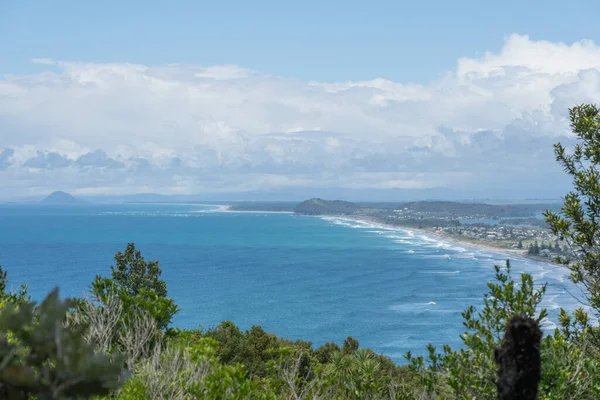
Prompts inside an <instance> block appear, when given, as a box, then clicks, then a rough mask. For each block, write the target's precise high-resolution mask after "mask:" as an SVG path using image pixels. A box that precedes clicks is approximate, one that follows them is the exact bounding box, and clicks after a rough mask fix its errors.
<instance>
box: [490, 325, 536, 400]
mask: <svg viewBox="0 0 600 400" xmlns="http://www.w3.org/2000/svg"><path fill="white" fill-rule="evenodd" d="M541 339H542V332H541V331H540V328H539V326H538V324H537V322H536V321H534V320H532V319H531V318H523V317H513V318H512V319H511V320H510V322H509V323H508V324H507V325H506V331H505V334H504V341H503V343H502V347H500V348H498V349H496V352H495V356H496V364H497V365H498V399H499V400H535V399H537V392H538V384H539V382H540V373H541V372H540V371H541V367H540V342H541Z"/></svg>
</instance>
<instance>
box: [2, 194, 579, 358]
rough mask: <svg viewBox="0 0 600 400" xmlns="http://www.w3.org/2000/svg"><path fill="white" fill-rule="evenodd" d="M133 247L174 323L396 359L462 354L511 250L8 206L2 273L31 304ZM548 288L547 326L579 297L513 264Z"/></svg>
mask: <svg viewBox="0 0 600 400" xmlns="http://www.w3.org/2000/svg"><path fill="white" fill-rule="evenodd" d="M128 242H135V244H136V247H137V248H138V249H140V250H141V251H142V254H143V256H144V257H145V258H146V259H147V260H154V259H157V260H159V261H160V265H161V268H162V270H163V277H164V279H165V280H166V282H167V288H168V291H169V295H170V296H171V297H172V298H173V299H174V300H175V302H176V303H177V304H178V305H179V306H180V308H181V311H180V312H179V313H178V314H177V315H176V317H175V319H174V321H173V322H174V325H175V326H178V327H181V328H199V327H202V328H205V329H206V328H210V327H213V326H215V325H217V324H218V323H220V322H221V321H224V320H231V321H233V322H234V323H236V324H237V325H238V326H240V327H241V328H242V329H248V328H250V327H251V326H252V325H260V326H262V327H263V328H264V329H265V330H266V331H268V332H272V333H275V334H277V335H281V336H284V337H286V338H289V339H303V340H308V341H311V342H313V343H314V345H315V346H319V345H322V344H323V343H325V342H329V341H335V342H337V343H338V344H341V343H342V342H343V340H344V339H345V338H346V337H347V336H352V337H354V338H355V339H357V340H359V342H360V344H361V346H364V347H370V348H372V349H373V350H375V351H376V352H380V353H383V354H385V355H387V356H389V357H391V358H392V359H393V360H395V361H396V362H398V363H403V354H404V353H405V352H407V351H411V352H413V354H425V353H426V351H425V346H426V345H427V344H428V343H432V344H434V345H437V346H441V345H443V344H450V345H453V346H460V344H461V341H460V337H459V335H460V334H461V333H463V332H464V327H463V326H462V317H461V312H462V311H463V310H464V309H465V308H466V307H467V306H469V305H471V304H473V305H475V306H480V305H481V304H482V303H483V301H482V299H483V297H482V296H483V294H484V293H485V291H486V283H487V282H489V281H491V280H493V277H494V270H493V265H494V264H503V263H504V260H505V259H507V258H509V257H510V256H507V255H505V254H502V253H499V252H493V251H490V250H487V249H478V248H475V247H471V246H467V245H459V244H456V243H453V242H449V241H445V240H440V239H438V238H432V237H428V236H427V235H424V234H422V233H418V232H414V231H410V230H400V229H390V228H386V227H383V226H377V225H372V224H367V223H360V222H355V221H350V220H346V219H341V218H319V217H305V216H295V215H292V214H273V213H260V212H257V213H236V212H225V210H224V208H223V207H218V206H204V205H183V204H177V205H162V204H161V205H151V204H128V205H77V206H42V205H1V206H0V265H1V266H2V267H3V268H4V269H5V270H6V271H7V272H8V276H9V285H10V286H11V287H13V288H16V287H18V286H19V285H20V284H22V283H24V284H28V285H29V291H30V293H31V294H32V296H33V297H34V299H36V300H40V299H42V298H43V297H44V296H45V295H46V294H47V293H48V292H49V291H50V290H52V289H53V288H54V287H59V288H60V293H61V296H63V297H64V296H85V295H86V292H87V289H88V288H89V286H90V283H91V282H92V280H93V278H94V276H95V275H97V274H99V275H105V276H108V275H109V274H110V269H109V266H110V265H111V264H112V262H113V256H114V254H115V253H116V252H117V251H122V250H124V249H125V247H126V245H127V243H128ZM511 264H512V266H513V271H514V273H515V276H516V274H517V273H520V272H528V273H531V274H532V275H533V277H534V279H535V282H536V283H538V284H542V283H548V290H547V294H546V297H545V300H544V306H546V307H547V308H549V309H550V310H551V312H552V313H551V315H552V317H551V318H550V320H549V321H547V322H546V323H545V324H544V327H545V329H546V330H550V329H552V328H553V326H554V324H553V321H555V314H556V311H557V309H558V308H559V306H561V307H565V308H567V309H573V308H575V307H576V306H577V304H578V303H577V300H576V299H574V298H573V297H572V294H573V293H577V289H575V288H574V287H573V285H572V284H571V283H570V282H569V280H568V272H567V271H566V270H565V269H564V268H562V267H559V266H554V265H550V264H546V263H541V262H536V261H533V260H528V259H519V258H516V259H512V260H511Z"/></svg>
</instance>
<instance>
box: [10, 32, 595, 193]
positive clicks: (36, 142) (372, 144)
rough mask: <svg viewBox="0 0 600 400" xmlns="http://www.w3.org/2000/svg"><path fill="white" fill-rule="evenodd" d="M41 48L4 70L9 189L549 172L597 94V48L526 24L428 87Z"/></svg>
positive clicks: (360, 182) (523, 179)
mask: <svg viewBox="0 0 600 400" xmlns="http://www.w3.org/2000/svg"><path fill="white" fill-rule="evenodd" d="M34 62H36V63H38V64H40V65H52V70H53V71H56V69H57V68H58V72H44V73H40V74H35V75H20V76H8V77H5V78H4V79H3V80H0V154H2V156H0V159H1V160H0V165H1V166H2V168H0V179H2V182H3V186H5V189H6V190H5V196H12V195H19V194H27V193H32V192H33V191H36V190H37V191H40V192H42V191H47V190H51V189H54V188H55V187H59V186H60V187H61V188H63V189H70V190H78V191H80V192H81V193H91V192H98V191H101V190H105V191H107V192H111V193H118V192H135V191H157V192H165V193H169V192H172V193H198V192H205V191H211V190H212V191H224V190H230V191H237V190H253V189H257V188H280V187H299V186H315V187H317V186H339V187H353V188H368V187H371V188H402V187H404V188H426V187H435V186H458V187H464V188H465V189H468V188H472V187H476V186H477V187H483V188H485V187H486V185H488V186H490V185H494V184H495V182H506V181H508V182H510V184H511V185H514V186H515V187H535V185H533V186H532V183H531V179H533V178H532V176H535V177H536V178H535V179H537V181H536V184H537V185H541V186H543V185H547V184H549V183H548V182H544V181H543V179H545V177H546V178H547V177H548V176H549V175H548V174H557V173H558V174H560V169H559V168H558V167H557V166H555V165H554V160H553V155H552V147H551V144H552V143H553V142H554V141H556V140H558V139H561V138H562V139H561V140H565V138H564V137H565V136H566V135H568V134H569V126H568V122H567V121H566V119H565V117H566V111H567V109H568V108H569V107H572V106H573V105H575V104H578V103H582V102H600V47H598V46H596V45H595V44H594V43H592V42H589V41H582V42H579V43H574V44H571V45H566V44H562V43H551V42H546V41H532V40H530V39H529V38H528V37H526V36H519V35H512V36H510V37H508V38H507V39H506V42H505V45H504V47H503V49H502V50H501V51H500V52H498V53H486V54H485V55H484V56H483V57H480V58H461V59H459V60H458V62H457V67H456V70H455V71H449V72H447V73H446V74H445V75H444V77H443V78H441V79H439V80H437V81H434V82H432V83H431V84H428V85H421V84H414V83H400V82H392V81H389V80H386V79H381V78H378V79H373V80H370V81H359V82H300V81H296V80H293V79H287V78H280V77H273V76H266V75H261V74H259V73H257V72H255V71H250V70H247V69H244V68H241V67H238V66H235V65H223V66H209V67H205V66H195V65H179V64H174V65H165V66H145V65H136V64H128V63H122V64H90V63H77V62H63V61H54V60H49V59H37V60H34ZM415 62H418V60H416V61H415ZM4 149H9V150H4ZM3 151H4V152H3ZM513 176H514V179H509V178H510V177H513ZM25 183H26V184H25ZM25 188H29V189H25Z"/></svg>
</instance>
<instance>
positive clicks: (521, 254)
mask: <svg viewBox="0 0 600 400" xmlns="http://www.w3.org/2000/svg"><path fill="white" fill-rule="evenodd" d="M332 217H335V218H341V219H347V220H349V221H355V222H363V223H368V224H373V225H379V226H383V227H386V228H393V229H400V230H403V231H407V232H419V233H422V234H424V235H427V236H430V237H433V238H437V239H441V240H445V241H447V242H450V243H453V244H456V245H463V246H470V247H475V248H479V249H484V250H489V251H493V252H496V253H503V254H506V255H507V256H513V257H518V258H529V259H532V260H536V261H539V262H545V263H548V264H555V263H553V262H551V261H550V260H545V259H541V258H540V257H531V256H529V255H528V254H527V250H518V249H508V248H506V247H501V246H494V245H493V244H491V243H490V244H487V243H481V242H478V241H469V240H460V239H459V238H457V237H455V236H449V235H445V234H443V233H440V232H438V231H434V230H433V229H431V230H430V229H422V228H412V227H403V226H398V225H392V224H386V223H384V222H381V221H379V220H377V219H376V218H372V217H368V216H348V215H342V216H332Z"/></svg>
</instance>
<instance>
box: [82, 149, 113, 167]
mask: <svg viewBox="0 0 600 400" xmlns="http://www.w3.org/2000/svg"><path fill="white" fill-rule="evenodd" d="M75 165H77V166H79V167H81V168H121V167H123V166H124V165H123V163H121V162H119V161H117V160H113V159H112V158H110V157H109V156H107V155H106V153H105V152H104V151H102V150H96V151H94V152H91V153H85V154H83V155H81V156H80V157H79V158H77V160H76V161H75Z"/></svg>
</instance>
